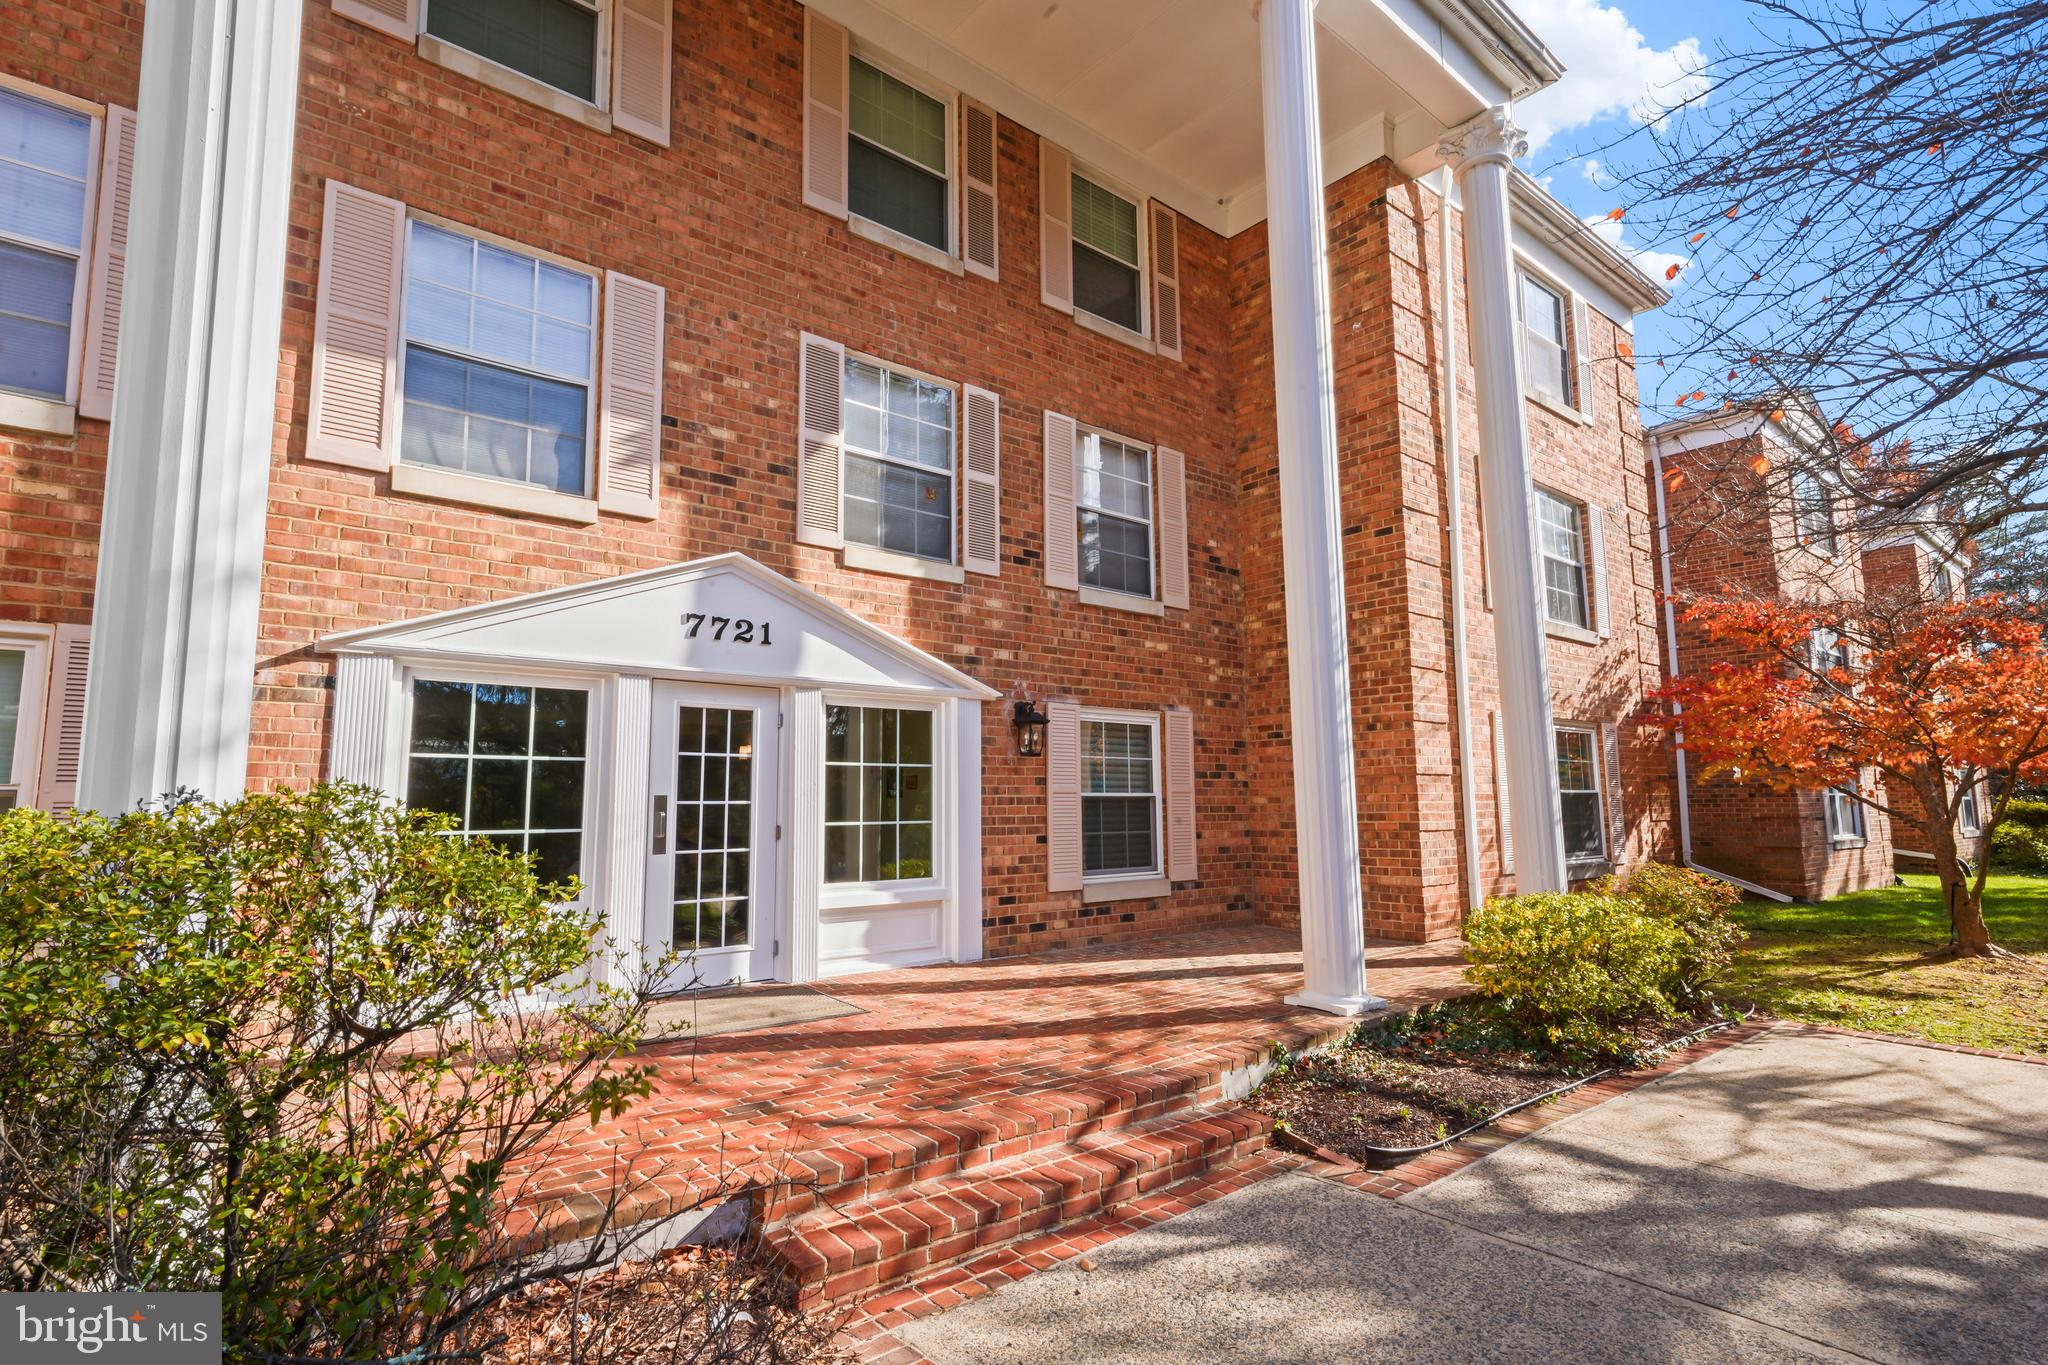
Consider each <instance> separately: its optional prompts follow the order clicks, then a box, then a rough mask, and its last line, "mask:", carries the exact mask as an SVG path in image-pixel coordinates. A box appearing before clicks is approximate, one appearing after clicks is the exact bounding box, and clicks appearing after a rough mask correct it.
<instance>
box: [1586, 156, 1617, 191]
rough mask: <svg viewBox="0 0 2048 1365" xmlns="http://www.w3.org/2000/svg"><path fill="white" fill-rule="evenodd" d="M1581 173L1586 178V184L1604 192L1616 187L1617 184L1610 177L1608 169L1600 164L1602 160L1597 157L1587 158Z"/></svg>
mask: <svg viewBox="0 0 2048 1365" xmlns="http://www.w3.org/2000/svg"><path fill="white" fill-rule="evenodd" d="M1579 172H1580V174H1582V175H1584V176H1585V177H1586V183H1587V184H1589V185H1593V186H1595V187H1597V188H1599V189H1603V190H1605V189H1612V188H1613V187H1614V183H1615V182H1614V181H1613V179H1611V178H1610V177H1609V176H1608V174H1607V168H1606V167H1605V166H1602V165H1601V164H1600V158H1599V157H1597V156H1589V157H1587V158H1586V159H1585V161H1584V162H1583V163H1582V164H1581V165H1580V167H1579Z"/></svg>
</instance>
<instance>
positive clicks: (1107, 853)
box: [1081, 713, 1160, 877]
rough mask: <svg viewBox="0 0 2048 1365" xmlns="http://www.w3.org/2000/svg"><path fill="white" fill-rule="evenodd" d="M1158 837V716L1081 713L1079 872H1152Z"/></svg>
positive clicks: (1104, 874) (1137, 874) (1115, 874)
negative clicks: (1080, 870)
mask: <svg viewBox="0 0 2048 1365" xmlns="http://www.w3.org/2000/svg"><path fill="white" fill-rule="evenodd" d="M1159 842H1160V839H1159V726H1158V722H1157V720H1156V719H1155V718H1153V717H1149V716H1138V715H1129V716H1126V715H1122V714H1118V713H1105V714H1102V715H1091V714H1087V713H1083V715H1082V717H1081V868H1082V873H1083V875H1085V876H1088V877H1143V876H1157V875H1158V873H1159V868H1160V864H1159Z"/></svg>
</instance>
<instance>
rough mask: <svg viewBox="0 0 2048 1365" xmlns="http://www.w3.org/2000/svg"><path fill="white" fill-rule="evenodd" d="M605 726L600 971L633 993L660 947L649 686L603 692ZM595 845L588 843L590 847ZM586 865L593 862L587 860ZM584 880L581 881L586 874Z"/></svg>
mask: <svg viewBox="0 0 2048 1365" xmlns="http://www.w3.org/2000/svg"><path fill="white" fill-rule="evenodd" d="M606 690H607V691H608V692H609V694H610V695H609V698H608V700H609V706H608V707H607V708H606V711H607V714H608V719H609V724H608V725H606V727H605V731H604V733H603V734H602V735H601V736H600V737H599V738H598V741H597V742H601V743H602V744H603V745H604V753H605V794H604V800H603V802H602V803H601V804H600V807H599V809H600V811H601V814H600V815H599V818H598V828H597V832H598V837H599V838H600V839H602V840H603V841H604V853H603V880H602V891H601V894H602V896H603V901H602V904H603V907H604V926H605V927H604V934H605V937H606V938H607V939H608V940H610V941H609V943H608V944H607V945H606V946H605V949H604V953H603V957H602V958H601V970H604V971H607V972H609V971H610V970H611V969H612V968H613V967H617V968H619V969H620V970H621V971H622V972H624V973H626V974H628V976H629V978H630V979H627V980H620V981H615V982H614V983H613V984H614V985H620V986H628V987H630V986H634V985H638V984H639V981H640V978H641V976H642V975H643V974H646V973H647V972H648V970H649V968H651V967H652V966H653V965H654V963H655V962H656V961H658V960H659V959H660V958H661V956H662V954H663V953H665V952H666V951H667V950H668V944H667V943H666V942H665V941H664V942H661V943H650V942H649V941H648V932H647V931H648V924H647V860H648V857H649V856H650V855H649V854H648V851H647V850H648V845H649V839H650V837H651V835H652V833H653V831H652V829H650V827H649V821H650V816H649V812H648V804H649V803H648V793H649V790H650V789H651V786H652V783H651V781H650V779H649V773H648V768H649V765H650V764H652V763H653V761H654V758H653V751H652V748H651V738H652V735H651V730H652V726H653V721H654V682H653V680H652V679H651V678H643V677H640V676H638V675H635V674H630V673H628V674H621V675H620V676H619V677H618V678H617V679H615V680H614V681H613V682H612V683H611V685H610V687H609V688H607V689H606ZM593 842H595V841H593ZM588 861H590V862H597V861H598V859H597V858H595V857H593V858H591V859H589V860H588ZM586 875H588V874H586Z"/></svg>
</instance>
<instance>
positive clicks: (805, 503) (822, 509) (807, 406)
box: [796, 332, 846, 550]
mask: <svg viewBox="0 0 2048 1365" xmlns="http://www.w3.org/2000/svg"><path fill="white" fill-rule="evenodd" d="M801 345H802V350H801V353H800V355H799V357H798V362H797V369H798V371H799V373H798V375H797V405H796V406H797V415H796V423H797V450H796V538H797V541H798V542H799V543H800V544H804V545H823V546H825V547H826V548H828V549H833V550H836V549H838V548H839V547H840V546H842V545H844V544H845V543H846V540H845V537H844V536H843V535H842V534H841V533H840V498H839V476H840V462H841V460H840V457H841V454H842V450H843V447H844V436H845V422H846V416H845V412H844V411H843V409H842V408H841V406H840V390H841V388H842V387H843V386H844V385H845V383H846V348H845V347H844V346H841V345H840V344H839V343H838V342H836V341H827V340H825V338H823V337H820V336H812V335H811V334H810V333H809V332H805V333H804V334H803V341H802V343H801Z"/></svg>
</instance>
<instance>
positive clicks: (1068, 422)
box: [1045, 409, 1081, 589]
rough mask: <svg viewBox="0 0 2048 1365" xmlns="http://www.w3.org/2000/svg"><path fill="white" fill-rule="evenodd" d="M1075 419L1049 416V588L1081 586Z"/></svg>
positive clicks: (1046, 574)
mask: <svg viewBox="0 0 2048 1365" xmlns="http://www.w3.org/2000/svg"><path fill="white" fill-rule="evenodd" d="M1078 436H1079V428H1078V427H1076V426H1075V424H1074V419H1073V418H1071V417H1067V416H1064V415H1063V414H1061V413H1057V412H1053V411H1052V410H1051V409H1047V410H1046V414H1045V586H1046V587H1048V588H1069V589H1072V588H1078V587H1080V586H1081V533H1080V528H1079V526H1078V525H1077V524H1076V522H1075V515H1076V514H1075V510H1074V442H1075V440H1076V439H1077V438H1078Z"/></svg>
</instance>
